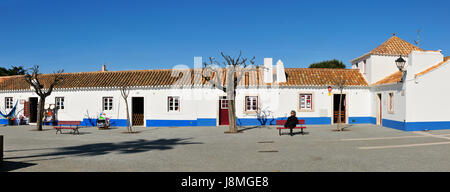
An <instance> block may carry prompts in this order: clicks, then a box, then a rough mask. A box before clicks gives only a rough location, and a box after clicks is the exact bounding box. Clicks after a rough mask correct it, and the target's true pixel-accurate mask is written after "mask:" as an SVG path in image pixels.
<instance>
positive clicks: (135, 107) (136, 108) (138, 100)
mask: <svg viewBox="0 0 450 192" xmlns="http://www.w3.org/2000/svg"><path fill="white" fill-rule="evenodd" d="M131 105H132V108H131V111H132V113H131V114H132V117H131V118H132V119H131V121H132V125H133V126H143V125H144V98H143V97H133V98H132V99H131Z"/></svg>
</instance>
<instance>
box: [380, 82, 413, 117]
mask: <svg viewBox="0 0 450 192" xmlns="http://www.w3.org/2000/svg"><path fill="white" fill-rule="evenodd" d="M402 90H403V85H402V84H401V83H399V84H394V85H384V86H377V87H374V88H372V95H371V102H372V103H371V106H372V109H371V114H372V116H373V117H376V116H377V110H378V96H377V94H381V104H382V106H381V109H382V118H383V119H389V120H394V121H400V122H403V121H404V120H405V114H406V97H405V94H402V92H403V91H402ZM389 93H393V94H394V98H393V105H394V106H393V108H394V110H393V112H390V111H389V110H388V102H389V101H388V100H389Z"/></svg>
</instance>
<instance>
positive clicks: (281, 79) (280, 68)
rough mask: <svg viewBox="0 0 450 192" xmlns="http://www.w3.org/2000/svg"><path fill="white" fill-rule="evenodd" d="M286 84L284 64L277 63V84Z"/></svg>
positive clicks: (281, 62) (279, 61)
mask: <svg viewBox="0 0 450 192" xmlns="http://www.w3.org/2000/svg"><path fill="white" fill-rule="evenodd" d="M285 82H286V73H285V72H284V64H283V61H281V60H278V61H277V83H285Z"/></svg>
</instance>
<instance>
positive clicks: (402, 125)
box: [383, 119, 450, 131]
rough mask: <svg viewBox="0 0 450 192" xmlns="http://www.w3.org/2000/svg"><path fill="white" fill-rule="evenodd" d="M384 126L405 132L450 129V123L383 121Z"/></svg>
mask: <svg viewBox="0 0 450 192" xmlns="http://www.w3.org/2000/svg"><path fill="white" fill-rule="evenodd" d="M383 126H384V127H389V128H393V129H399V130H403V131H424V130H441V129H450V121H429V122H401V121H394V120H389V119H383Z"/></svg>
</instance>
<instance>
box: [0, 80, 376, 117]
mask: <svg viewBox="0 0 450 192" xmlns="http://www.w3.org/2000/svg"><path fill="white" fill-rule="evenodd" d="M300 93H312V94H313V110H312V111H309V112H303V111H299V94H300ZM333 93H338V90H333ZM344 93H345V94H347V98H348V99H347V101H348V103H347V109H348V114H347V115H348V116H350V117H352V116H357V117H358V116H360V117H366V116H370V105H369V104H368V103H370V99H369V98H370V91H369V89H368V88H348V89H345V90H344ZM225 95H226V94H225V93H223V92H222V91H220V90H218V89H211V88H184V89H170V88H145V89H144V88H137V89H130V93H129V96H128V102H129V105H130V110H131V99H132V97H144V106H145V107H144V115H145V119H146V120H148V119H150V120H157V119H160V120H196V119H197V118H209V119H217V118H218V106H219V105H218V100H219V96H225ZM168 96H180V111H179V112H168V111H167V97H168ZM245 96H258V97H259V106H260V107H261V108H262V109H263V110H268V111H272V112H273V114H272V115H273V117H274V118H277V117H286V116H288V115H289V113H290V111H291V110H296V111H297V114H298V116H299V117H331V114H332V111H331V110H332V96H328V90H327V88H326V87H309V88H308V87H303V88H279V87H272V88H267V87H263V88H246V89H239V90H238V93H237V95H236V105H237V106H236V111H237V116H238V117H239V118H257V116H256V113H247V112H245V110H244V100H245ZM4 97H13V99H14V102H15V101H16V100H18V99H24V100H27V101H28V99H29V97H37V96H36V95H35V94H34V92H31V91H26V92H23V91H22V92H0V105H1V106H2V108H3V107H4V100H5V99H4ZM55 97H64V101H65V103H64V105H65V109H63V110H59V111H58V117H57V118H58V120H82V119H83V118H93V119H95V118H97V117H98V115H99V114H100V113H101V112H105V113H106V115H107V116H108V117H109V118H111V119H126V111H125V104H124V101H123V98H122V97H121V94H120V91H119V89H69V90H54V92H53V93H52V95H50V96H49V97H47V99H46V104H54V103H55ZM103 97H113V109H112V110H110V111H103V109H102V102H103ZM21 110H23V105H19V106H18V111H21ZM130 112H131V111H130ZM21 114H23V111H21Z"/></svg>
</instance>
